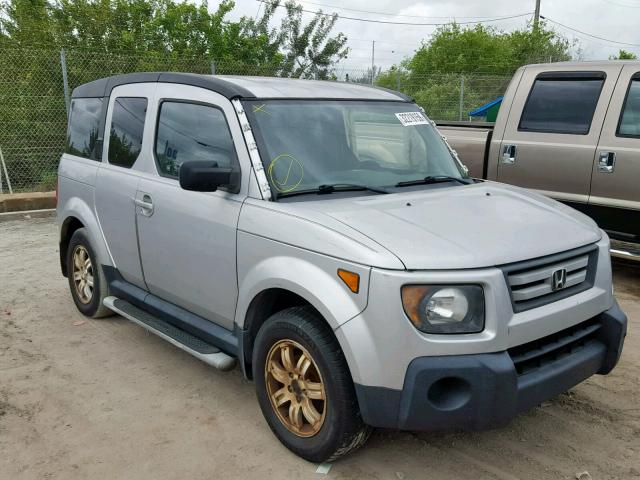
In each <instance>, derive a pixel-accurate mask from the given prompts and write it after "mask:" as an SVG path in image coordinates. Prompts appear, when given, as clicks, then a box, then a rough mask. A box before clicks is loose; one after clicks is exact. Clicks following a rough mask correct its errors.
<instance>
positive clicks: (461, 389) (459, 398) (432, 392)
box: [427, 377, 471, 410]
mask: <svg viewBox="0 0 640 480" xmlns="http://www.w3.org/2000/svg"><path fill="white" fill-rule="evenodd" d="M427 397H428V399H429V402H431V404H432V405H433V406H434V407H435V408H437V409H439V410H456V409H458V408H461V407H463V406H464V405H466V404H467V403H468V402H469V400H470V399H471V385H469V382H467V381H466V380H465V379H463V378H459V377H444V378H441V379H440V380H438V381H437V382H434V383H433V384H432V385H431V387H430V388H429V392H428V393H427Z"/></svg>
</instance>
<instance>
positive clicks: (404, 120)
mask: <svg viewBox="0 0 640 480" xmlns="http://www.w3.org/2000/svg"><path fill="white" fill-rule="evenodd" d="M396 117H398V120H400V123H401V124H402V125H404V126H405V127H410V126H412V125H425V124H428V123H429V120H427V117H425V116H424V115H423V113H422V112H401V113H396Z"/></svg>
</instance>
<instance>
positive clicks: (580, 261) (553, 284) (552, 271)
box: [502, 245, 597, 312]
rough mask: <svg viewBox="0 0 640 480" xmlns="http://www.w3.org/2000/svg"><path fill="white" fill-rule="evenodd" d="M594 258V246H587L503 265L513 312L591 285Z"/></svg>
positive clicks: (595, 253) (595, 259)
mask: <svg viewBox="0 0 640 480" xmlns="http://www.w3.org/2000/svg"><path fill="white" fill-rule="evenodd" d="M596 261H597V248H596V247H595V246H591V245H590V246H588V247H583V248H580V249H577V250H573V251H569V252H564V253H561V254H556V255H550V256H548V257H543V258H539V259H535V260H530V261H526V262H519V263H515V264H511V265H506V266H503V267H502V270H503V272H504V274H505V279H506V281H507V285H508V287H509V292H510V294H511V302H512V304H513V309H514V311H515V312H521V311H524V310H529V309H531V308H535V307H539V306H542V305H545V304H547V303H551V302H554V301H557V300H560V299H562V298H566V297H568V296H570V295H575V294H576V293H579V292H581V291H584V290H586V289H588V288H591V287H592V286H593V279H594V276H595V267H596V265H595V264H596ZM556 276H557V278H556ZM560 280H562V282H561V283H562V285H559V281H560Z"/></svg>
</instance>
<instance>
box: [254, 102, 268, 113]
mask: <svg viewBox="0 0 640 480" xmlns="http://www.w3.org/2000/svg"><path fill="white" fill-rule="evenodd" d="M266 107H267V105H266V104H264V103H263V104H262V105H254V106H253V113H266V114H267V115H271V114H270V113H269V112H267V110H266Z"/></svg>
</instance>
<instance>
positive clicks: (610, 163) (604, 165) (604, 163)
mask: <svg viewBox="0 0 640 480" xmlns="http://www.w3.org/2000/svg"><path fill="white" fill-rule="evenodd" d="M615 166H616V152H600V156H599V158H598V171H599V172H601V173H613V169H614V168H615Z"/></svg>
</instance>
